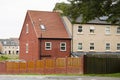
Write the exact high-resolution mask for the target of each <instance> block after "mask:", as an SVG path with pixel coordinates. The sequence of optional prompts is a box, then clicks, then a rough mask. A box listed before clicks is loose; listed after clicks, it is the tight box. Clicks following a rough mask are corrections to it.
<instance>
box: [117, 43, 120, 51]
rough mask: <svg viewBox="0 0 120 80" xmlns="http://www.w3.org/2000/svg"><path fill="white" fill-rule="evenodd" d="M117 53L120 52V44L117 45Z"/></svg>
mask: <svg viewBox="0 0 120 80" xmlns="http://www.w3.org/2000/svg"><path fill="white" fill-rule="evenodd" d="M117 51H120V43H117Z"/></svg>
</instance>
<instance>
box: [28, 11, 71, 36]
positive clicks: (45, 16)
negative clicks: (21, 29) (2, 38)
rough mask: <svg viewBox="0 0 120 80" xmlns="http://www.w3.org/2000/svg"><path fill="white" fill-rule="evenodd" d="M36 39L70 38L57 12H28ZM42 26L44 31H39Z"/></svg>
mask: <svg viewBox="0 0 120 80" xmlns="http://www.w3.org/2000/svg"><path fill="white" fill-rule="evenodd" d="M28 15H29V16H30V19H31V21H32V24H33V27H34V30H35V32H36V35H37V37H38V38H41V37H42V38H70V36H69V34H68V32H67V30H66V28H65V25H64V24H63V21H62V19H61V17H60V15H59V13H57V12H48V11H32V10H29V11H28ZM40 25H44V27H45V29H44V30H43V29H41V27H40Z"/></svg>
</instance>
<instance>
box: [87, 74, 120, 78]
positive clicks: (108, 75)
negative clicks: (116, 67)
mask: <svg viewBox="0 0 120 80" xmlns="http://www.w3.org/2000/svg"><path fill="white" fill-rule="evenodd" d="M85 76H100V77H120V73H111V74H85Z"/></svg>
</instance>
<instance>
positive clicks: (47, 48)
mask: <svg viewBox="0 0 120 80" xmlns="http://www.w3.org/2000/svg"><path fill="white" fill-rule="evenodd" d="M47 44H50V45H49V46H48V45H47ZM45 50H52V43H51V42H45Z"/></svg>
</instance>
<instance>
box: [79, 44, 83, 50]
mask: <svg viewBox="0 0 120 80" xmlns="http://www.w3.org/2000/svg"><path fill="white" fill-rule="evenodd" d="M82 50H83V46H82V43H78V51H82Z"/></svg>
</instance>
